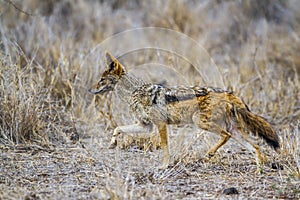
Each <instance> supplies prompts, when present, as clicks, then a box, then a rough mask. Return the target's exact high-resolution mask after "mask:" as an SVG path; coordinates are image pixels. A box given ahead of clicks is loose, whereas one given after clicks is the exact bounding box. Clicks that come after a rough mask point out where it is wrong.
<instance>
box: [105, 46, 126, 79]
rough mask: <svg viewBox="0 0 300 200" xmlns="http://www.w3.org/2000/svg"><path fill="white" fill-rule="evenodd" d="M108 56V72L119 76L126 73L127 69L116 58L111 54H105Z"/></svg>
mask: <svg viewBox="0 0 300 200" xmlns="http://www.w3.org/2000/svg"><path fill="white" fill-rule="evenodd" d="M105 56H106V65H107V68H108V71H110V72H112V71H114V72H115V73H116V74H118V75H119V76H120V75H121V74H124V73H125V71H126V70H125V68H124V67H123V66H122V64H121V63H120V62H119V61H118V59H117V58H115V57H114V56H113V55H112V54H110V53H109V52H108V51H107V52H106V53H105Z"/></svg>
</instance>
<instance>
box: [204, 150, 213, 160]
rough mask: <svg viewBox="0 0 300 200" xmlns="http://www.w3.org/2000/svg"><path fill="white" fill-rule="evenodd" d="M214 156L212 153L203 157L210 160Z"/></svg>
mask: <svg viewBox="0 0 300 200" xmlns="http://www.w3.org/2000/svg"><path fill="white" fill-rule="evenodd" d="M214 156H215V153H213V152H208V153H207V154H206V155H205V159H207V160H210V159H211V158H212V157H214Z"/></svg>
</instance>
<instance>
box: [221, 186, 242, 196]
mask: <svg viewBox="0 0 300 200" xmlns="http://www.w3.org/2000/svg"><path fill="white" fill-rule="evenodd" d="M223 194H225V195H231V194H239V192H238V191H237V189H236V188H234V187H230V188H227V189H225V190H223Z"/></svg>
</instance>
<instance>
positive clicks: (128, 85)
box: [89, 52, 279, 168]
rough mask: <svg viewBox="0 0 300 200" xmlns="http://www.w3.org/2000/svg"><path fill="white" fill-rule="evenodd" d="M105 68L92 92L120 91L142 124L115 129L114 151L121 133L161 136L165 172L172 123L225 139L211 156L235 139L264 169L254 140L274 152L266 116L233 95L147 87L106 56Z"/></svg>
mask: <svg viewBox="0 0 300 200" xmlns="http://www.w3.org/2000/svg"><path fill="white" fill-rule="evenodd" d="M106 65H107V67H106V69H105V71H104V73H103V74H102V76H101V78H100V80H99V82H98V83H97V84H96V85H95V86H94V87H92V88H91V89H90V90H89V91H90V92H91V93H93V94H98V93H100V94H102V93H105V92H109V91H112V90H116V93H117V95H118V96H119V98H120V99H121V100H123V101H124V102H127V103H128V104H129V107H130V110H131V112H132V113H134V114H135V116H136V118H137V119H138V121H139V123H137V124H133V125H127V126H119V127H117V128H115V130H114V133H113V137H112V140H111V144H110V145H111V147H113V148H114V147H116V145H117V137H118V135H119V134H121V133H124V134H125V133H134V134H135V133H150V132H152V131H153V127H154V126H156V127H157V128H158V131H159V135H160V140H161V148H162V149H163V152H164V158H163V163H162V166H161V168H166V167H167V166H168V164H169V160H170V153H169V147H168V134H167V125H168V124H177V125H179V124H195V125H197V126H198V127H199V128H201V129H203V130H206V131H209V132H213V133H217V134H220V136H221V137H220V139H219V141H218V142H217V143H216V144H215V145H214V146H213V147H212V148H211V149H210V150H209V151H208V154H207V155H208V157H212V156H213V155H214V154H215V153H216V151H217V150H218V149H219V148H220V147H222V146H223V145H224V144H225V143H226V142H227V141H228V140H229V139H230V138H231V137H233V138H234V139H235V140H236V141H237V142H239V143H241V144H242V145H244V146H245V147H246V148H247V149H249V150H250V152H252V153H253V154H255V155H256V163H257V166H258V167H261V165H262V163H263V155H262V153H261V151H260V147H259V145H258V144H256V143H255V142H254V141H253V139H252V137H251V136H252V135H254V136H259V137H261V138H263V139H264V140H265V141H266V142H267V143H268V144H269V145H270V146H271V147H273V148H274V149H275V150H277V149H278V148H279V137H278V135H277V134H276V132H275V131H274V129H273V128H272V127H271V125H270V124H269V123H268V122H267V121H266V120H265V119H263V118H262V117H260V116H258V115H256V114H254V113H252V112H251V111H250V110H249V108H248V107H247V105H246V104H245V103H244V102H243V101H242V100H241V99H240V98H238V97H237V96H235V95H234V94H233V92H231V91H227V90H223V89H219V88H213V87H201V86H193V87H184V86H178V87H164V86H162V85H157V84H152V83H146V82H144V81H143V80H141V79H139V78H136V77H135V76H133V75H131V74H129V73H127V72H126V69H125V67H124V66H123V65H122V64H121V63H120V62H119V61H118V60H117V59H116V58H115V57H114V56H112V55H111V54H110V53H108V52H106Z"/></svg>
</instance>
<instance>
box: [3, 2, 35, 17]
mask: <svg viewBox="0 0 300 200" xmlns="http://www.w3.org/2000/svg"><path fill="white" fill-rule="evenodd" d="M4 1H5V2H6V3H8V4H9V5H11V6H13V7H14V8H15V9H16V10H17V11H19V12H21V13H23V14H25V15H29V16H34V14H32V13H28V12H26V11H24V10H22V9H21V8H19V7H18V6H17V5H16V4H15V3H13V2H12V1H11V0H4Z"/></svg>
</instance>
